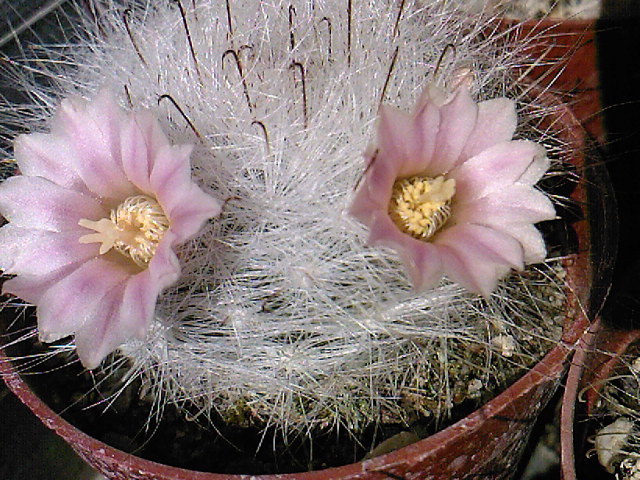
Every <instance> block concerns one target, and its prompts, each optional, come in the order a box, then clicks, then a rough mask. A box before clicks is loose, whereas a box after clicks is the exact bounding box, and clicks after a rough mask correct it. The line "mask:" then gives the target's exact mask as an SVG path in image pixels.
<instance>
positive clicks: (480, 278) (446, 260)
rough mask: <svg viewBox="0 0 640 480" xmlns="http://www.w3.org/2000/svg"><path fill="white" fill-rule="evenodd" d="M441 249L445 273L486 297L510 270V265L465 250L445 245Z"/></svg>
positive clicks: (466, 287)
mask: <svg viewBox="0 0 640 480" xmlns="http://www.w3.org/2000/svg"><path fill="white" fill-rule="evenodd" d="M440 251H441V255H442V263H443V265H445V275H447V276H448V277H449V279H450V280H452V281H454V282H456V283H457V284H458V285H461V286H462V287H464V288H465V289H467V290H468V291H470V292H472V293H477V294H479V295H483V296H484V297H485V298H488V297H489V296H490V295H491V292H493V291H494V290H495V289H496V287H497V285H498V280H499V279H500V278H502V277H504V276H505V275H506V274H507V273H508V272H509V270H510V269H509V267H508V266H505V265H503V264H496V263H493V262H491V261H489V260H487V259H486V258H483V257H481V256H480V257H478V256H474V255H472V254H470V253H469V252H466V251H464V250H454V249H452V248H451V247H448V246H443V247H442V248H441V250H440Z"/></svg>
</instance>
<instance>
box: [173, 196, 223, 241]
mask: <svg viewBox="0 0 640 480" xmlns="http://www.w3.org/2000/svg"><path fill="white" fill-rule="evenodd" d="M221 210H222V208H221V204H220V202H218V201H217V200H216V199H214V198H213V197H212V196H211V195H209V194H207V193H205V192H203V191H202V190H200V188H198V187H197V186H196V185H193V184H192V185H191V188H190V189H189V191H188V192H185V194H184V196H183V198H182V199H181V200H180V201H179V202H178V204H177V206H176V207H175V208H173V209H172V210H171V213H170V219H171V230H172V232H174V233H175V235H176V242H178V243H182V242H184V241H185V240H188V239H190V238H192V237H193V236H194V235H195V234H196V233H198V231H199V230H200V229H201V228H202V225H203V224H204V223H205V222H206V221H207V220H209V219H210V218H213V217H216V216H217V215H219V214H220V212H221Z"/></svg>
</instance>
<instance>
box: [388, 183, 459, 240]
mask: <svg viewBox="0 0 640 480" xmlns="http://www.w3.org/2000/svg"><path fill="white" fill-rule="evenodd" d="M455 193H456V181H455V180H454V179H453V178H450V179H448V180H445V179H444V176H442V175H440V176H439V177H436V178H428V177H410V178H402V179H398V180H396V182H395V183H394V184H393V191H392V192H391V201H390V202H389V216H390V217H391V219H392V220H393V221H394V223H395V224H396V225H397V226H398V228H399V229H400V230H401V231H403V232H404V233H406V234H408V235H411V236H412V237H415V238H417V239H418V240H428V239H429V238H431V237H432V236H433V235H434V234H435V233H436V232H437V231H438V230H440V229H441V228H442V227H443V226H444V225H445V224H446V223H447V221H448V220H449V217H450V216H451V199H452V198H453V196H454V194H455Z"/></svg>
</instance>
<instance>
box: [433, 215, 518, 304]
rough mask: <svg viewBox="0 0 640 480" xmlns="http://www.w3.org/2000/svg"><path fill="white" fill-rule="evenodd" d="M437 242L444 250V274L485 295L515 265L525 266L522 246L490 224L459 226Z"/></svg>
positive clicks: (440, 237) (441, 234)
mask: <svg viewBox="0 0 640 480" xmlns="http://www.w3.org/2000/svg"><path fill="white" fill-rule="evenodd" d="M434 243H435V244H436V245H437V246H438V247H440V248H441V249H442V255H443V265H444V271H445V274H446V275H447V276H449V278H450V279H451V280H453V281H455V282H456V283H459V284H460V285H462V286H463V287H465V288H466V289H467V290H469V291H471V292H474V293H478V294H481V295H484V296H485V297H488V296H489V295H490V294H491V292H492V291H493V290H494V289H495V287H496V285H497V283H498V280H499V279H500V278H502V277H503V276H505V275H506V274H507V273H508V272H509V270H510V269H511V268H512V267H513V268H517V269H522V268H523V267H524V261H523V249H522V245H521V244H520V243H519V242H518V241H517V240H516V239H514V238H513V237H511V236H509V235H507V234H504V233H502V232H499V231H497V230H493V229H491V228H488V227H484V226H480V225H469V224H466V225H456V226H454V227H451V228H449V229H447V230H445V231H443V232H441V233H440V234H439V235H438V236H437V237H436V240H435V241H434Z"/></svg>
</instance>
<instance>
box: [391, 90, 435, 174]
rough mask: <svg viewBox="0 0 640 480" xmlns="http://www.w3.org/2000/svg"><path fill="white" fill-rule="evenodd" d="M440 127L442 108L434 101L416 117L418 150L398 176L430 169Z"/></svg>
mask: <svg viewBox="0 0 640 480" xmlns="http://www.w3.org/2000/svg"><path fill="white" fill-rule="evenodd" d="M439 128H440V109H439V108H438V107H436V106H435V105H434V104H433V103H432V102H429V103H427V104H425V106H424V107H423V108H422V109H420V110H419V111H418V113H417V114H416V118H415V126H414V129H415V130H414V132H415V133H414V135H416V138H417V139H418V147H419V149H418V151H417V152H416V153H415V154H414V157H413V158H409V159H408V161H407V163H406V164H405V165H404V166H403V168H402V169H401V170H400V171H399V172H398V176H410V175H417V174H422V173H424V172H426V171H428V170H429V166H430V164H431V162H432V161H433V159H434V155H435V151H436V150H435V149H436V142H437V140H436V139H437V137H438V129H439Z"/></svg>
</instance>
